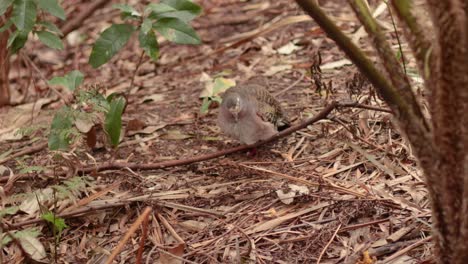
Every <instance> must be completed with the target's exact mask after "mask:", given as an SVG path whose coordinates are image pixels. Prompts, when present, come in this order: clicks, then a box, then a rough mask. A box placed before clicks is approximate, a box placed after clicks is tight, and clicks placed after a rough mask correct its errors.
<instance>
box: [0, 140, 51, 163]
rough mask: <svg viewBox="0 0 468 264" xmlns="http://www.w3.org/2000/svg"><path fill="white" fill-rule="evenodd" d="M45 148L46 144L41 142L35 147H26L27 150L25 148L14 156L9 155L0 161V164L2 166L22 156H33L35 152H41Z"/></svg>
mask: <svg viewBox="0 0 468 264" xmlns="http://www.w3.org/2000/svg"><path fill="white" fill-rule="evenodd" d="M45 147H47V142H41V143H39V144H37V145H34V146H31V147H28V148H25V149H23V150H21V151H18V152H16V153H14V154H11V155H10V156H8V157H6V158H4V159H1V160H0V164H3V163H5V162H7V161H9V160H12V159H15V158H18V157H21V156H23V155H28V154H33V153H36V152H39V151H41V150H43V149H44V148H45Z"/></svg>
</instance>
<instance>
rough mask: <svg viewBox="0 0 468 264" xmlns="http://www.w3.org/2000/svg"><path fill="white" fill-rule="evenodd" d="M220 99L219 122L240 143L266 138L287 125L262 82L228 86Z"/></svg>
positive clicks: (281, 111) (278, 107)
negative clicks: (259, 83) (260, 83)
mask: <svg viewBox="0 0 468 264" xmlns="http://www.w3.org/2000/svg"><path fill="white" fill-rule="evenodd" d="M221 99H222V102H221V105H220V109H219V112H218V126H219V127H220V128H221V131H222V132H223V133H224V134H226V135H228V136H230V137H231V138H234V139H236V140H238V141H240V142H241V143H243V144H246V145H251V144H254V143H256V142H258V141H260V140H265V139H267V138H269V137H271V136H273V135H275V134H276V133H278V131H281V130H283V129H285V128H287V127H289V126H290V123H289V121H288V118H287V116H286V114H285V113H284V112H283V109H282V108H281V106H280V103H279V102H278V100H276V99H275V98H274V97H273V95H271V94H270V93H269V92H268V90H267V89H265V88H264V87H263V86H261V85H257V84H245V85H238V86H234V87H231V88H229V89H228V90H226V91H225V92H224V94H222V95H221Z"/></svg>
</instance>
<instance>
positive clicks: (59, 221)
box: [42, 212, 68, 240]
mask: <svg viewBox="0 0 468 264" xmlns="http://www.w3.org/2000/svg"><path fill="white" fill-rule="evenodd" d="M42 219H44V220H46V221H47V222H49V223H51V224H52V228H53V233H54V235H56V237H57V240H60V237H61V235H62V231H63V230H64V229H65V228H67V227H68V226H67V224H65V219H63V218H60V217H57V216H56V215H55V214H54V213H52V212H47V213H45V214H43V215H42Z"/></svg>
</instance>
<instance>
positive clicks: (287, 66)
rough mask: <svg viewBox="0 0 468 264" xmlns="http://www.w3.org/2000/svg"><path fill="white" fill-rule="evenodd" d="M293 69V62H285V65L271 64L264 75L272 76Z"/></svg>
mask: <svg viewBox="0 0 468 264" xmlns="http://www.w3.org/2000/svg"><path fill="white" fill-rule="evenodd" d="M290 69H292V65H291V64H285V65H274V66H271V67H270V68H269V69H268V70H267V71H266V72H265V73H264V74H263V75H265V76H272V75H275V74H277V73H278V72H282V71H286V70H290Z"/></svg>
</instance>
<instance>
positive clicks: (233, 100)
mask: <svg viewBox="0 0 468 264" xmlns="http://www.w3.org/2000/svg"><path fill="white" fill-rule="evenodd" d="M223 105H224V107H225V108H226V109H227V110H228V111H229V113H230V114H231V115H232V117H233V118H234V120H236V122H237V121H238V120H239V117H240V113H241V111H242V107H243V100H242V98H241V96H240V95H239V94H230V95H229V96H227V97H226V98H224V100H223Z"/></svg>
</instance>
